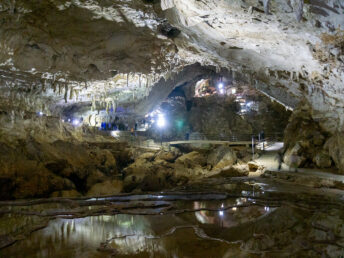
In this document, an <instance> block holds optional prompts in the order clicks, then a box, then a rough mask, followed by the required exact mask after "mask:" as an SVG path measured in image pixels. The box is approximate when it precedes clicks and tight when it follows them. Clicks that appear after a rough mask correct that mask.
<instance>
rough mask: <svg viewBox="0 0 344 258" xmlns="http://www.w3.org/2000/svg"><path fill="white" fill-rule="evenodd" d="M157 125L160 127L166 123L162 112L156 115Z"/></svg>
mask: <svg viewBox="0 0 344 258" xmlns="http://www.w3.org/2000/svg"><path fill="white" fill-rule="evenodd" d="M157 125H158V127H160V128H162V127H164V126H165V125H166V121H165V117H164V115H163V114H159V115H158V121H157Z"/></svg>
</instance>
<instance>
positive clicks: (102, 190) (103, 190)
mask: <svg viewBox="0 0 344 258" xmlns="http://www.w3.org/2000/svg"><path fill="white" fill-rule="evenodd" d="M122 189H123V183H122V181H120V180H107V181H104V182H102V183H98V184H95V185H93V186H92V187H91V189H90V190H89V191H88V192H87V196H102V195H112V194H118V193H120V192H121V191H122Z"/></svg>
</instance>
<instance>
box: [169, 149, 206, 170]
mask: <svg viewBox="0 0 344 258" xmlns="http://www.w3.org/2000/svg"><path fill="white" fill-rule="evenodd" d="M175 163H176V164H182V165H184V166H185V167H186V168H195V167H197V166H201V167H203V166H205V165H206V164H207V160H206V157H205V155H203V154H202V153H199V152H197V151H192V152H190V153H187V154H184V155H182V156H180V157H179V158H178V159H176V162H175Z"/></svg>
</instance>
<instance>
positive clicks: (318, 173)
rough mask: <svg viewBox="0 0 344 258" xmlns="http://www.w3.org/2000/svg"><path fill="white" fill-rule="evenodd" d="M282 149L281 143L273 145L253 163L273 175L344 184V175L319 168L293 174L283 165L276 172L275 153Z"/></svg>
mask: <svg viewBox="0 0 344 258" xmlns="http://www.w3.org/2000/svg"><path fill="white" fill-rule="evenodd" d="M282 148H283V143H279V142H277V143H275V144H273V145H271V146H269V147H268V148H267V149H266V152H265V153H264V154H262V155H261V156H260V157H259V158H258V159H256V160H255V161H256V162H257V163H258V164H259V165H263V166H265V167H266V169H267V170H269V171H273V172H275V173H284V174H290V175H293V176H308V177H317V178H321V179H329V180H332V181H338V182H343V183H344V175H339V174H336V173H335V172H336V171H335V170H333V169H319V168H314V169H312V168H299V169H298V172H293V170H290V168H289V166H288V165H286V164H285V163H283V165H282V169H281V171H278V170H277V168H278V162H277V159H276V156H277V151H278V150H280V149H282Z"/></svg>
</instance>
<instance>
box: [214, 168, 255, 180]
mask: <svg viewBox="0 0 344 258" xmlns="http://www.w3.org/2000/svg"><path fill="white" fill-rule="evenodd" d="M248 174H249V171H248V170H247V168H246V167H245V166H227V167H224V168H222V169H220V170H218V171H216V173H215V174H213V175H212V176H211V177H241V176H247V175H248Z"/></svg>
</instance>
